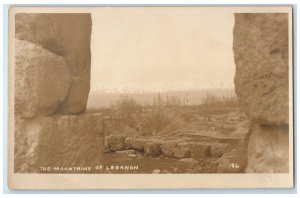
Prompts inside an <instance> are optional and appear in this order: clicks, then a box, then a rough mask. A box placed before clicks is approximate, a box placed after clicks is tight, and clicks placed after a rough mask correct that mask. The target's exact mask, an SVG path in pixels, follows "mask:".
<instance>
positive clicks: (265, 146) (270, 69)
mask: <svg viewBox="0 0 300 198" xmlns="http://www.w3.org/2000/svg"><path fill="white" fill-rule="evenodd" d="M233 36H234V41H233V51H234V59H235V64H236V74H235V79H234V80H235V90H236V94H237V96H238V100H239V102H240V103H241V104H242V106H243V107H244V110H245V112H246V113H247V114H248V116H249V118H250V119H251V123H252V124H251V128H250V137H249V146H248V165H247V169H246V172H261V173H265V172H288V169H289V164H288V162H289V160H288V156H289V141H288V140H289V139H288V137H289V133H288V132H289V89H288V87H289V84H288V82H289V81H288V79H289V75H288V71H289V65H288V63H289V61H288V60H289V52H288V47H289V46H288V15H287V14H254V13H251V14H235V25H234V31H233Z"/></svg>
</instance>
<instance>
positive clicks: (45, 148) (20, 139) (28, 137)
mask: <svg viewBox="0 0 300 198" xmlns="http://www.w3.org/2000/svg"><path fill="white" fill-rule="evenodd" d="M99 120H101V119H99V117H98V116H97V115H95V114H83V115H76V116H50V117H45V116H40V117H36V118H34V119H22V118H20V117H15V136H14V137H15V165H14V169H15V172H40V167H49V166H50V167H60V166H67V167H70V166H76V167H78V166H82V167H83V166H92V165H94V164H97V163H100V162H101V160H102V156H101V153H102V152H103V134H102V130H101V129H102V128H101V126H102V123H101V121H99Z"/></svg>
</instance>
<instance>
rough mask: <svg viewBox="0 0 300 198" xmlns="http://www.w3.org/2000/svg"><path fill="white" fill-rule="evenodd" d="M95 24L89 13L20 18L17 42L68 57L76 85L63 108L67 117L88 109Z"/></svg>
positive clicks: (17, 23) (17, 16) (70, 87)
mask: <svg viewBox="0 0 300 198" xmlns="http://www.w3.org/2000/svg"><path fill="white" fill-rule="evenodd" d="M91 25H92V22H91V15H90V14H87V13H82V14H81V13H80V14H78V13H77V14H28V13H24V14H23V13H22V14H17V15H16V38H17V39H20V40H26V41H29V42H31V43H33V44H35V45H37V46H40V47H41V48H44V49H46V50H48V51H50V52H52V53H53V54H56V55H58V56H61V57H64V58H65V61H66V64H67V66H68V68H69V72H70V75H71V77H72V82H71V85H70V86H69V87H68V94H67V96H66V98H65V99H64V101H63V103H62V104H61V105H60V108H59V111H60V112H62V113H64V114H76V113H80V112H83V111H85V109H86V103H87V98H88V93H89V88H90V67H91V52H90V39H91ZM50 66H51V63H50V64H49V67H50Z"/></svg>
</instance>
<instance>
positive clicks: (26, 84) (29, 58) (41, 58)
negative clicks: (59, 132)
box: [15, 39, 71, 118]
mask: <svg viewBox="0 0 300 198" xmlns="http://www.w3.org/2000/svg"><path fill="white" fill-rule="evenodd" d="M15 42H16V62H15V64H16V66H15V75H16V76H15V79H16V81H15V90H16V91H15V112H16V113H17V114H19V113H20V114H21V116H22V117H25V118H32V117H35V116H37V115H49V114H52V113H54V112H55V111H56V110H57V108H58V106H59V104H61V103H62V102H63V101H64V100H65V98H66V96H67V94H68V90H69V87H70V85H71V75H70V73H69V69H68V67H67V63H66V61H65V59H64V58H63V57H61V56H58V55H56V54H53V53H51V52H50V51H48V50H45V49H44V48H42V47H39V46H37V45H34V44H32V43H30V42H28V41H22V40H18V39H16V40H15Z"/></svg>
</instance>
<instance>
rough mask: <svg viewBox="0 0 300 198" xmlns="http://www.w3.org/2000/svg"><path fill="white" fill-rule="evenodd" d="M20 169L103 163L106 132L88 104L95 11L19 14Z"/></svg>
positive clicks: (16, 137) (17, 139)
mask: <svg viewBox="0 0 300 198" xmlns="http://www.w3.org/2000/svg"><path fill="white" fill-rule="evenodd" d="M15 22H16V26H15V28H16V29H15V32H16V39H15V79H14V82H15V101H14V102H15V106H14V107H15V116H14V121H15V126H14V129H15V134H14V141H15V142H14V143H15V150H14V151H15V153H14V155H15V156H14V157H15V159H14V162H15V163H14V170H15V172H23V173H25V172H40V167H59V166H69V167H70V166H92V165H93V164H94V163H97V162H98V163H99V162H101V157H102V156H101V153H102V151H103V144H104V140H103V134H102V125H101V121H100V122H99V120H101V118H99V117H98V115H97V114H95V115H91V114H82V115H76V116H75V115H65V116H63V115H59V114H78V113H82V112H84V111H85V109H86V103H87V97H88V93H89V86H90V85H89V84H90V67H91V65H90V62H91V52H90V37H91V15H90V14H27V13H24V14H17V15H16V21H15Z"/></svg>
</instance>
